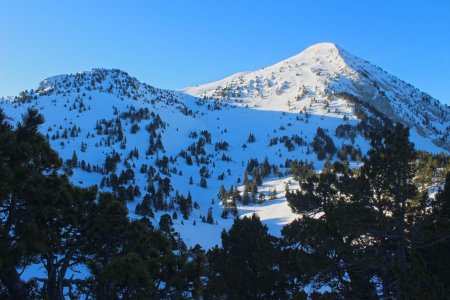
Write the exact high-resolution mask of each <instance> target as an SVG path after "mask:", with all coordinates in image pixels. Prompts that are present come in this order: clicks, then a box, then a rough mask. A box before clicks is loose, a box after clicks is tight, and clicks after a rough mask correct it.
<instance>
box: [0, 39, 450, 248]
mask: <svg viewBox="0 0 450 300" xmlns="http://www.w3.org/2000/svg"><path fill="white" fill-rule="evenodd" d="M363 96H364V97H363ZM0 106H1V107H2V108H3V110H4V111H5V113H6V115H7V116H9V117H10V118H11V123H13V124H15V123H16V122H17V121H20V118H21V114H23V113H24V112H25V111H26V110H27V109H28V108H30V107H34V108H36V109H38V110H39V112H40V113H42V114H43V115H44V117H45V120H46V121H45V124H44V125H43V126H42V127H41V130H42V133H43V134H44V135H47V136H48V139H49V141H50V143H51V145H52V147H53V148H54V149H56V150H57V151H58V152H59V153H60V155H61V157H62V158H63V159H64V161H65V162H66V167H65V168H66V171H67V173H68V174H71V178H72V181H73V182H74V183H76V184H79V185H82V186H89V185H93V184H96V185H98V186H99V189H100V190H103V191H113V192H115V193H116V194H117V195H118V197H119V198H121V199H123V200H124V201H127V203H128V208H129V211H130V216H131V217H140V215H138V214H136V212H137V213H139V214H141V215H142V214H146V215H152V213H153V214H154V220H155V223H157V222H158V220H159V217H160V216H161V215H162V214H165V213H168V214H170V215H171V216H172V217H174V226H175V229H176V230H177V231H179V232H180V233H181V235H182V237H183V239H184V240H185V242H186V243H187V244H189V245H194V244H196V243H200V244H201V245H202V246H204V247H205V248H209V247H211V246H213V245H215V244H216V243H218V242H219V241H220V232H221V231H222V230H223V229H224V228H225V229H226V228H229V227H230V226H231V224H232V222H233V221H232V219H233V215H232V213H233V212H235V211H236V210H237V211H238V212H239V214H241V215H243V214H248V213H252V212H256V213H258V214H259V215H260V217H261V219H262V220H263V221H264V222H265V223H266V224H267V225H269V228H270V231H271V232H272V233H274V234H276V233H277V232H279V229H280V228H281V226H282V225H284V224H286V223H287V222H290V221H291V220H293V219H294V218H296V217H297V216H296V215H294V214H293V213H292V212H291V211H290V209H289V207H288V205H287V203H286V201H285V198H284V193H285V188H286V184H287V185H288V187H289V188H290V189H295V188H297V187H298V185H297V183H296V182H295V180H294V179H293V178H292V177H291V174H290V172H289V167H290V166H291V163H292V162H295V161H303V162H305V163H308V164H312V166H313V168H314V169H316V170H317V169H321V168H322V167H323V165H324V163H325V162H326V159H325V158H326V157H330V158H331V159H332V160H334V159H337V157H340V158H345V159H346V160H347V161H349V162H350V164H354V165H357V164H358V163H359V162H358V159H359V157H360V156H361V155H362V154H364V153H365V152H366V150H367V148H368V145H369V143H368V141H367V140H366V138H365V137H364V128H365V127H361V126H359V124H360V119H361V118H363V119H364V122H365V124H366V125H367V124H369V125H370V126H373V125H374V124H375V125H376V124H377V122H379V121H380V120H383V118H388V119H392V120H393V121H398V120H401V121H403V122H405V123H407V124H408V125H410V126H413V127H414V129H413V130H412V132H411V135H412V139H413V141H414V142H415V143H416V146H417V147H418V148H419V149H423V150H427V151H430V152H441V151H444V152H446V153H448V149H449V148H448V142H449V140H448V139H449V137H448V132H449V130H448V126H449V125H450V119H449V118H450V114H449V108H448V107H446V106H443V105H441V104H440V103H439V102H438V101H437V100H435V99H432V98H431V97H429V96H428V95H426V94H424V93H422V92H420V91H418V90H417V89H415V88H413V87H412V86H410V85H408V84H406V83H404V82H402V81H400V80H399V79H396V78H395V77H393V76H391V75H389V74H387V73H385V72H383V71H382V70H380V69H378V68H376V67H374V66H372V65H370V64H369V63H368V62H365V61H363V60H361V59H358V58H356V57H354V56H352V55H350V54H349V53H347V52H346V51H344V50H342V49H340V48H338V47H336V46H335V45H332V44H318V45H315V46H313V47H310V48H308V49H307V50H305V51H304V52H302V53H300V54H299V55H297V56H294V57H292V58H290V59H288V60H285V61H282V62H280V63H278V64H276V65H274V66H271V67H268V68H265V69H262V70H259V71H256V72H250V73H240V74H236V75H233V76H231V77H229V78H227V79H224V80H222V81H219V82H215V83H211V84H207V85H202V86H198V87H195V88H189V89H186V90H185V91H182V92H180V91H169V90H162V89H157V88H154V87H152V86H150V85H147V84H144V83H141V82H139V81H138V80H137V79H135V78H133V77H131V76H129V75H128V74H127V73H125V72H123V71H120V70H107V69H94V70H92V71H89V72H81V73H77V74H71V75H60V76H55V77H51V78H48V79H46V80H44V81H43V82H42V83H41V84H40V86H39V87H38V88H37V89H36V90H31V91H25V92H23V93H21V94H20V95H19V96H18V97H16V98H15V99H9V100H3V101H1V104H0ZM369 125H368V126H369ZM319 127H320V128H322V129H323V130H320V129H319V130H318V128H319ZM314 140H316V143H315V144H312V143H313V141H314ZM432 140H433V141H434V143H432ZM317 141H318V142H317ZM330 143H331V144H333V147H335V148H336V149H334V150H333V149H332V150H329V149H328V150H323V149H322V148H323V145H325V148H326V146H327V145H328V144H330ZM322 144H323V145H322ZM317 145H319V146H317ZM320 145H322V146H320ZM317 147H318V148H320V149H319V150H317V149H316V148H317ZM321 147H322V148H321ZM331 148H332V147H331ZM319 152H320V153H319ZM266 158H267V159H266ZM263 170H264V172H263ZM246 171H247V172H246ZM260 172H261V173H264V174H260ZM246 173H247V176H246V175H245V174H246ZM259 175H261V178H262V184H258V185H256V184H255V187H254V188H253V190H252V192H251V196H250V200H249V203H248V204H245V205H244V204H243V202H245V201H242V199H241V197H243V196H244V195H243V191H244V187H243V186H244V182H245V181H247V182H248V181H250V182H255V181H256V177H258V176H259ZM247 177H248V178H247ZM222 186H223V187H222ZM224 190H226V194H227V196H225V195H224V194H223V193H221V192H220V191H224ZM221 200H222V203H221ZM222 204H223V205H222ZM136 208H137V210H136ZM150 209H151V212H150ZM224 210H225V213H224ZM174 212H175V214H174ZM227 214H228V215H227ZM174 215H176V218H175V216H174ZM208 215H209V217H208ZM183 216H184V217H183Z"/></svg>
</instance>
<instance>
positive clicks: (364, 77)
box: [184, 43, 450, 150]
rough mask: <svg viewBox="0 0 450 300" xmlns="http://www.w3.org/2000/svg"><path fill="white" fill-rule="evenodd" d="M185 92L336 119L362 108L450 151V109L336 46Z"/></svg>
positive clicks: (322, 46)
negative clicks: (371, 109) (378, 113)
mask: <svg viewBox="0 0 450 300" xmlns="http://www.w3.org/2000/svg"><path fill="white" fill-rule="evenodd" d="M184 91H185V92H186V93H188V94H191V95H195V96H197V97H208V98H215V99H219V100H221V101H227V102H233V103H235V104H237V105H240V106H245V107H251V108H255V109H261V110H276V111H288V112H297V113H298V112H302V111H308V112H310V113H312V114H320V115H327V116H332V117H337V118H339V117H342V115H345V114H347V115H348V114H350V115H354V105H355V102H358V103H361V104H362V105H364V106H370V107H372V108H374V109H376V110H377V111H379V112H380V113H382V114H383V115H385V116H386V117H388V118H389V119H391V120H393V121H395V122H398V121H400V122H402V123H404V124H407V125H408V126H409V127H413V128H415V129H416V130H417V132H418V133H419V134H420V135H422V136H427V137H429V138H430V139H431V140H432V141H433V143H435V144H437V145H439V146H440V147H443V148H445V149H447V150H450V137H449V131H450V127H449V125H450V109H449V107H447V106H445V105H442V104H441V103H440V102H439V101H438V100H436V99H434V98H432V97H431V96H430V95H428V94H426V93H424V92H421V91H420V90H418V89H417V88H415V87H413V86H412V85H410V84H408V83H406V82H404V81H402V80H400V79H398V78H396V77H395V76H392V75H390V74H388V73H387V72H385V71H383V70H382V69H381V68H379V67H376V66H374V65H372V64H371V63H369V62H368V61H365V60H363V59H361V58H358V57H356V56H354V55H352V54H350V53H349V52H347V51H346V50H344V49H342V48H340V47H339V46H337V45H335V44H332V43H319V44H316V45H313V46H311V47H309V48H307V49H306V50H304V51H303V52H301V53H300V54H298V55H295V56H293V57H291V58H288V59H286V60H283V61H281V62H279V63H276V64H274V65H272V66H270V67H267V68H262V69H260V70H258V71H254V72H244V73H237V74H234V75H232V76H230V77H227V78H225V79H223V80H220V81H216V82H213V83H208V84H204V85H200V86H196V87H191V88H187V89H185V90H184Z"/></svg>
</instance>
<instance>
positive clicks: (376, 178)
mask: <svg viewBox="0 0 450 300" xmlns="http://www.w3.org/2000/svg"><path fill="white" fill-rule="evenodd" d="M5 119H6V117H5V116H4V114H3V113H1V112H0V299H63V298H70V299H77V298H85V299H306V298H307V297H309V298H310V299H377V298H383V299H445V298H446V297H447V295H448V294H449V293H450V290H449V287H450V279H449V278H450V274H449V269H448V266H449V265H450V254H449V253H450V221H449V220H450V218H449V217H450V174H447V176H446V184H445V186H444V189H442V190H441V191H439V192H438V193H437V195H436V196H435V197H434V198H432V199H430V198H429V197H428V196H427V194H426V193H425V192H418V191H417V189H416V187H415V186H414V185H413V184H412V178H413V175H414V170H413V166H414V165H413V161H414V159H415V156H416V154H415V151H414V149H413V147H412V145H411V144H410V142H409V140H408V132H407V129H405V128H403V127H401V126H397V127H396V128H395V129H394V130H391V131H386V132H385V133H384V134H383V135H379V136H373V137H372V150H370V151H369V153H368V157H367V158H365V159H364V166H363V167H362V168H361V170H356V171H352V170H350V169H348V168H345V167H342V166H341V165H340V164H339V163H335V164H333V165H331V164H328V165H327V168H326V169H325V170H324V171H323V172H322V173H320V174H315V173H314V172H311V170H310V168H309V167H308V166H306V165H305V166H303V165H301V164H299V163H297V164H298V165H296V169H298V171H296V176H298V177H299V178H302V183H301V186H302V192H295V193H293V192H292V193H291V192H288V193H287V199H288V201H289V204H290V205H291V207H292V209H293V210H294V211H296V212H299V213H302V214H304V215H303V218H301V219H298V220H296V221H294V222H293V223H291V224H289V225H287V226H285V227H284V229H283V230H282V235H281V237H274V236H272V235H270V234H269V233H268V228H267V227H266V226H265V225H263V224H262V223H261V222H260V220H259V219H258V218H257V217H256V216H252V217H250V218H247V217H245V218H242V219H239V218H236V219H235V221H234V224H233V226H232V227H231V229H230V230H229V231H228V232H226V231H223V232H222V236H221V239H222V245H221V246H220V247H219V246H216V247H214V248H213V249H211V250H209V251H205V250H203V249H202V248H201V247H200V246H195V247H193V248H188V247H186V245H185V244H184V243H183V241H182V240H181V238H180V236H179V234H178V233H176V232H175V230H174V228H173V223H172V218H171V217H170V215H168V214H165V215H163V216H162V217H161V218H160V220H159V224H158V225H159V226H158V228H155V227H154V226H153V225H152V222H151V221H150V219H148V218H147V217H143V218H141V219H139V220H130V219H129V218H128V216H127V215H128V211H127V208H126V204H125V203H124V201H121V200H118V199H117V198H116V197H115V195H113V194H110V193H100V194H99V193H98V191H97V188H96V187H92V188H79V187H76V186H73V185H72V184H71V183H70V182H69V180H68V178H67V177H66V176H65V175H64V173H63V172H62V161H61V159H60V158H59V157H58V155H57V153H56V152H54V151H53V150H52V149H51V148H50V146H49V144H48V142H47V140H46V138H45V137H44V136H42V135H41V134H39V133H38V126H39V125H40V124H42V123H43V119H42V116H41V115H39V114H38V113H37V111H35V110H29V111H28V113H27V114H26V115H24V117H23V121H22V122H21V123H20V124H18V126H17V127H16V129H14V128H12V127H11V126H10V125H8V123H7V122H6V121H5ZM293 163H294V162H293ZM303 169H304V170H303ZM180 197H181V196H180ZM199 234H201V233H199ZM27 267H33V269H38V270H40V271H37V273H36V274H35V276H34V277H33V278H31V279H30V280H25V279H24V277H23V275H22V271H23V270H24V269H25V268H27ZM36 267H38V268H36ZM80 272H81V273H80ZM321 288H322V292H321V293H319V292H313V291H314V290H319V289H321ZM307 292H308V293H307Z"/></svg>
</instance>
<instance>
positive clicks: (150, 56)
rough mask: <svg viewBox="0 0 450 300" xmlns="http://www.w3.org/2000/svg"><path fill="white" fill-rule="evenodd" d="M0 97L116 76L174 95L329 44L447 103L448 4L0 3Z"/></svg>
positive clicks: (449, 67)
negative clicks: (108, 73) (98, 74)
mask: <svg viewBox="0 0 450 300" xmlns="http://www.w3.org/2000/svg"><path fill="white" fill-rule="evenodd" d="M0 22H1V26H0V96H7V95H15V94H17V93H18V92H19V91H21V90H24V89H31V88H35V87H37V85H38V83H39V81H41V80H42V79H44V78H45V77H48V76H52V75H57V74H64V73H73V72H77V71H82V70H89V69H91V68H94V67H105V68H120V69H123V70H125V71H127V72H128V73H130V75H132V76H135V77H137V78H138V79H140V80H142V81H145V82H147V83H149V84H152V85H154V86H157V87H162V88H172V89H180V88H183V87H186V86H191V85H195V84H200V83H206V82H210V81H214V80H218V79H221V78H223V77H226V76H228V75H231V74H233V73H235V72H239V71H248V70H256V69H259V68H261V67H264V66H268V65H270V64H273V63H275V62H277V61H280V60H283V59H285V58H287V57H290V56H292V55H295V54H297V53H298V52H300V51H302V50H303V49H305V48H306V47H308V46H310V45H312V44H314V43H317V42H323V41H328V42H334V43H336V44H338V45H340V46H341V47H343V48H345V49H347V50H348V51H349V52H351V53H353V54H355V55H357V56H360V57H362V58H365V59H367V60H369V61H371V62H372V63H375V64H376V65H378V66H380V67H382V68H383V69H385V70H386V71H388V72H390V73H392V74H394V75H396V76H398V77H400V78H401V79H403V80H405V81H407V82H410V83H412V84H413V85H415V86H416V87H418V88H420V89H421V90H423V91H426V92H428V93H430V94H431V95H432V96H434V97H436V98H438V99H440V100H441V101H442V102H444V103H448V104H450V1H448V0H433V1H418V0H409V1H402V0H397V1H384V0H377V1H361V0H359V1H356V0H355V1H345V0H341V1H331V0H330V1H312V0H311V1H281V0H279V1H265V0H259V1H210V0H204V1H200V0H192V1H187V0H186V1H176V0H175V1H167V0H166V1H163V0H161V1H148V0H147V1H137V0H136V1H113V0H110V1H87V0H78V1H53V0H47V1H32V0H29V1H22V0H14V1H7V0H0Z"/></svg>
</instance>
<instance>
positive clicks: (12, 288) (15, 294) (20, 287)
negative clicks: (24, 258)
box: [0, 268, 30, 300]
mask: <svg viewBox="0 0 450 300" xmlns="http://www.w3.org/2000/svg"><path fill="white" fill-rule="evenodd" d="M0 277H1V278H0V279H1V282H2V283H3V284H4V285H5V287H6V289H7V290H8V294H9V296H10V297H11V299H24V300H28V299H30V296H29V295H28V294H27V291H26V290H25V285H24V283H23V281H22V280H21V279H20V276H19V273H18V272H17V270H16V269H15V268H9V269H8V270H3V271H2V272H1V273H0Z"/></svg>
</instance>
